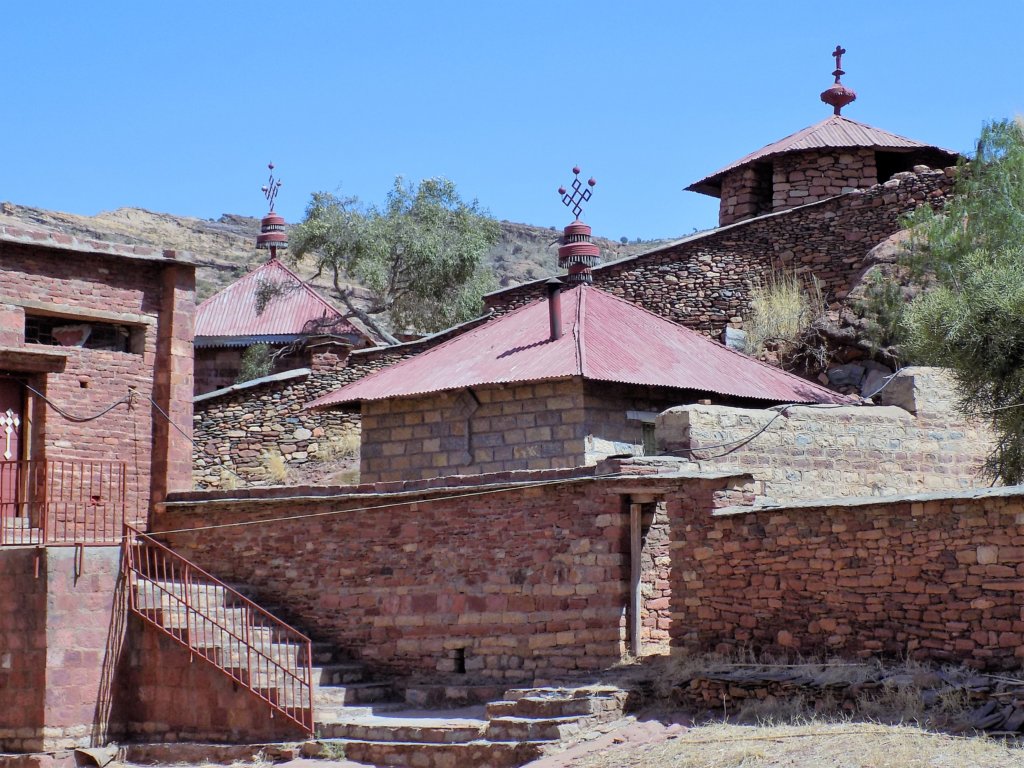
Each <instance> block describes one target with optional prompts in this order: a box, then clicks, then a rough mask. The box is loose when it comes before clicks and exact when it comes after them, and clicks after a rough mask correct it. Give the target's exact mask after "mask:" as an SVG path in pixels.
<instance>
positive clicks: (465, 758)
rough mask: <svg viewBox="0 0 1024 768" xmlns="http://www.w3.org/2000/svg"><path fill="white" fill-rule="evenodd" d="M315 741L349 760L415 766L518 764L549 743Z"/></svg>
mask: <svg viewBox="0 0 1024 768" xmlns="http://www.w3.org/2000/svg"><path fill="white" fill-rule="evenodd" d="M315 744H316V745H318V746H319V745H324V744H325V745H333V747H334V750H335V751H334V753H335V754H337V753H339V752H340V751H342V750H343V751H344V754H345V759H346V760H352V761H354V762H357V763H366V764H367V765H374V766H408V767H414V768H453V767H454V766H458V767H459V768H463V767H465V768H476V767H477V766H479V767H480V768H515V767H516V766H520V765H525V764H526V763H528V762H530V761H531V760H536V759H537V758H538V757H540V756H541V754H542V753H543V750H544V746H545V745H544V744H543V743H536V742H534V743H531V742H523V743H518V744H513V743H509V742H502V743H495V742H489V741H470V742H465V743H458V744H428V743H423V742H401V741H361V740H355V739H322V740H318V741H317V742H315ZM316 749H317V747H310V748H309V751H308V752H307V751H306V745H303V751H304V754H309V755H311V756H312V755H316V754H317V751H316ZM324 752H326V750H324ZM321 754H323V753H321ZM327 754H330V753H327Z"/></svg>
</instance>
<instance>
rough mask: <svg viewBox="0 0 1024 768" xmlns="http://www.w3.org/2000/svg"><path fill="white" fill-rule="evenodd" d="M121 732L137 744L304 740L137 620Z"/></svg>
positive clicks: (132, 621)
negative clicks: (136, 741) (146, 742)
mask: <svg viewBox="0 0 1024 768" xmlns="http://www.w3.org/2000/svg"><path fill="white" fill-rule="evenodd" d="M125 646H126V650H125V653H124V659H123V661H122V664H121V668H120V678H119V680H118V686H119V691H120V696H119V699H118V705H117V717H118V720H119V727H120V728H121V729H122V731H123V735H124V736H125V737H127V738H129V739H137V740H140V741H151V742H152V741H158V742H159V741H171V742H173V741H207V742H224V743H239V742H242V743H252V742H266V741H288V740H295V739H301V738H303V732H302V729H301V728H298V727H297V726H295V725H294V724H291V723H289V722H288V721H287V720H285V719H284V718H282V717H271V710H270V708H269V707H268V706H267V705H266V703H265V702H262V701H260V700H259V699H257V698H256V696H254V695H253V694H252V693H251V692H250V691H248V690H246V689H244V688H242V687H240V686H239V685H237V684H235V683H234V682H233V681H232V680H231V679H230V678H228V677H227V676H226V675H225V674H223V673H222V672H220V671H219V670H217V669H214V668H213V667H212V666H211V665H209V664H208V663H206V662H205V661H203V660H201V659H195V660H193V659H192V658H191V657H190V654H189V651H188V649H187V648H185V647H183V646H182V645H180V644H179V643H177V642H175V641H174V640H173V639H171V638H170V637H167V636H166V635H164V634H162V633H161V632H159V631H158V630H156V629H155V628H154V627H151V626H147V625H145V624H144V623H143V622H142V620H141V619H139V618H138V617H136V616H131V617H130V618H129V620H128V625H127V640H126V644H125Z"/></svg>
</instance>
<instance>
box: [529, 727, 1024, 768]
mask: <svg viewBox="0 0 1024 768" xmlns="http://www.w3.org/2000/svg"><path fill="white" fill-rule="evenodd" d="M655 717H656V714H652V715H648V716H647V717H646V718H645V717H643V716H641V717H640V719H637V720H636V721H635V722H632V723H629V724H625V725H623V727H621V728H619V729H616V730H614V731H610V732H608V733H606V734H603V735H601V736H599V737H598V738H595V739H593V740H590V741H586V742H582V743H580V744H577V745H576V746H574V747H572V748H571V749H569V750H567V751H565V752H561V753H558V754H555V755H551V756H549V757H545V758H543V759H541V760H538V761H535V762H533V763H530V764H529V765H528V766H526V767H525V768H570V767H571V768H634V767H635V768H640V767H641V766H642V768H783V767H785V768H823V767H824V766H828V768H1024V748H1021V747H1020V746H1012V745H1008V744H1006V743H1004V742H1002V741H998V740H994V739H986V738H981V737H971V738H966V737H958V736H951V735H947V734H941V733H934V732H930V731H925V730H922V729H920V728H917V727H914V726H909V725H900V726H891V725H879V724H874V723H854V722H838V723H826V722H813V721H812V722H808V723H806V724H802V725H774V726H764V725H760V726H753V725H730V724H721V723H715V724H708V725H689V724H687V723H686V722H673V721H672V720H671V719H666V718H660V719H655Z"/></svg>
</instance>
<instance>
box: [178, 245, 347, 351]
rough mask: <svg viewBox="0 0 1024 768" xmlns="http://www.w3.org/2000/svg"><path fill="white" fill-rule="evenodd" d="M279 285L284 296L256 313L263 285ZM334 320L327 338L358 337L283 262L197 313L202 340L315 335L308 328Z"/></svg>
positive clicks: (220, 294) (223, 293) (254, 275)
mask: <svg viewBox="0 0 1024 768" xmlns="http://www.w3.org/2000/svg"><path fill="white" fill-rule="evenodd" d="M265 283H267V284H271V285H279V286H281V287H282V289H283V291H282V292H281V293H280V294H279V295H277V296H274V297H273V298H272V299H271V300H270V301H269V302H268V303H267V305H266V307H265V308H264V309H263V312H261V313H259V314H257V313H256V297H257V292H258V290H259V288H260V285H262V284H265ZM324 319H327V320H331V319H333V320H334V322H331V323H330V325H329V327H328V328H320V327H318V328H317V331H318V332H324V333H339V334H340V333H356V332H357V331H356V328H355V327H354V326H353V325H352V324H351V323H349V322H348V321H347V320H345V319H344V318H343V317H342V314H341V313H340V312H339V311H338V310H337V309H335V308H334V307H332V306H331V305H330V304H328V303H327V301H325V300H324V298H323V297H322V296H320V295H319V294H318V293H317V292H316V291H314V290H313V289H312V288H310V287H309V286H308V285H306V284H305V283H304V282H303V281H302V279H301V278H300V277H299V276H298V275H296V274H295V273H294V272H292V271H291V270H290V269H288V267H286V266H285V265H284V264H282V263H281V262H280V261H278V260H277V259H273V260H271V261H268V262H267V263H265V264H263V265H261V266H260V267H258V268H257V269H254V270H253V271H252V272H250V273H249V274H247V275H246V276H245V277H242V278H241V279H239V280H236V281H235V282H233V283H231V285H229V286H227V287H226V288H224V289H223V290H222V291H219V292H217V293H215V294H214V295H213V296H211V297H210V298H208V299H207V300H206V301H204V302H203V303H202V304H200V305H199V307H198V308H197V310H196V330H195V335H196V336H205V337H210V336H280V335H285V334H302V333H309V332H310V329H309V328H308V327H307V324H311V323H313V322H315V321H320V320H324Z"/></svg>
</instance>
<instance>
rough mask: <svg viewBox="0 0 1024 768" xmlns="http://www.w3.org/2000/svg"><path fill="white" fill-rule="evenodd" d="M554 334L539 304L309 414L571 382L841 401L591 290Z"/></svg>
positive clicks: (354, 387)
mask: <svg viewBox="0 0 1024 768" xmlns="http://www.w3.org/2000/svg"><path fill="white" fill-rule="evenodd" d="M562 328H563V333H562V337H561V338H560V339H557V340H555V341H551V340H550V339H549V338H548V306H547V300H546V299H541V300H539V301H535V302H533V303H532V304H528V305H527V306H525V307H522V308H521V309H518V310H515V311H514V312H510V313H509V314H507V315H504V316H502V317H500V318H498V319H496V320H494V321H492V322H490V323H487V324H486V325H483V326H480V327H478V328H474V329H472V330H470V331H467V332H466V333H464V334H462V335H461V336H457V337H456V338H454V339H452V340H451V341H448V342H445V343H444V344H441V345H440V346H437V347H435V348H433V349H431V350H429V351H427V352H424V353H422V354H420V355H416V356H415V357H412V358H409V359H407V360H404V361H402V362H400V363H396V364H395V365H392V366H390V367H388V368H385V369H383V370H381V371H379V372H377V373H375V374H372V375H370V376H367V377H366V378H363V379H360V380H359V381H356V382H353V383H352V384H349V385H347V386H345V387H342V388H341V389H338V390H335V391H334V392H332V393H330V394H327V395H325V396H323V397H321V398H319V399H318V400H315V401H313V402H312V403H310V404H309V406H308V407H311V408H317V407H322V406H327V405H335V404H339V403H348V402H354V401H361V400H383V399H385V398H392V397H408V396H415V395H426V394H430V393H433V392H442V391H445V390H453V389H461V388H463V387H476V386H481V385H485V384H502V383H513V382H528V381H541V380H545V379H559V378H566V377H570V376H583V377H584V378H586V379H591V380H594V381H613V382H623V383H626V384H639V385H650V386H659V387H674V388H677V389H690V390H697V391H700V392H713V393H716V394H721V395H731V396H735V397H749V398H756V399H760V400H771V401H775V402H787V403H789V402H799V403H844V402H849V400H848V399H847V398H845V397H844V396H842V395H839V394H836V393H835V392H832V391H831V390H828V389H825V388H824V387H821V386H819V385H817V384H814V383H811V382H809V381H805V380H804V379H801V378H799V377H797V376H793V375H792V374H789V373H786V372H785V371H782V370H779V369H778V368H774V367H773V366H770V365H767V364H765V363H762V362H760V361H758V360H755V359H754V358H752V357H748V356H747V355H743V354H741V353H739V352H735V351H733V350H731V349H728V348H727V347H725V346H724V345H722V344H719V343H718V342H715V341H711V340H710V339H708V338H707V337H705V336H702V335H701V334H699V333H697V332H696V331H691V330H690V329H689V328H684V327H683V326H681V325H676V324H675V323H673V322H670V321H668V320H666V319H664V318H662V317H660V316H658V315H655V314H653V313H651V312H648V311H647V310H645V309H642V308H641V307H638V306H637V305H635V304H631V303H630V302H628V301H625V300H624V299H620V298H617V297H615V296H612V295H611V294H609V293H605V292H604V291H602V290H600V289H597V288H593V287H589V286H579V287H577V288H574V289H572V290H571V291H567V292H565V293H563V294H562Z"/></svg>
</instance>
